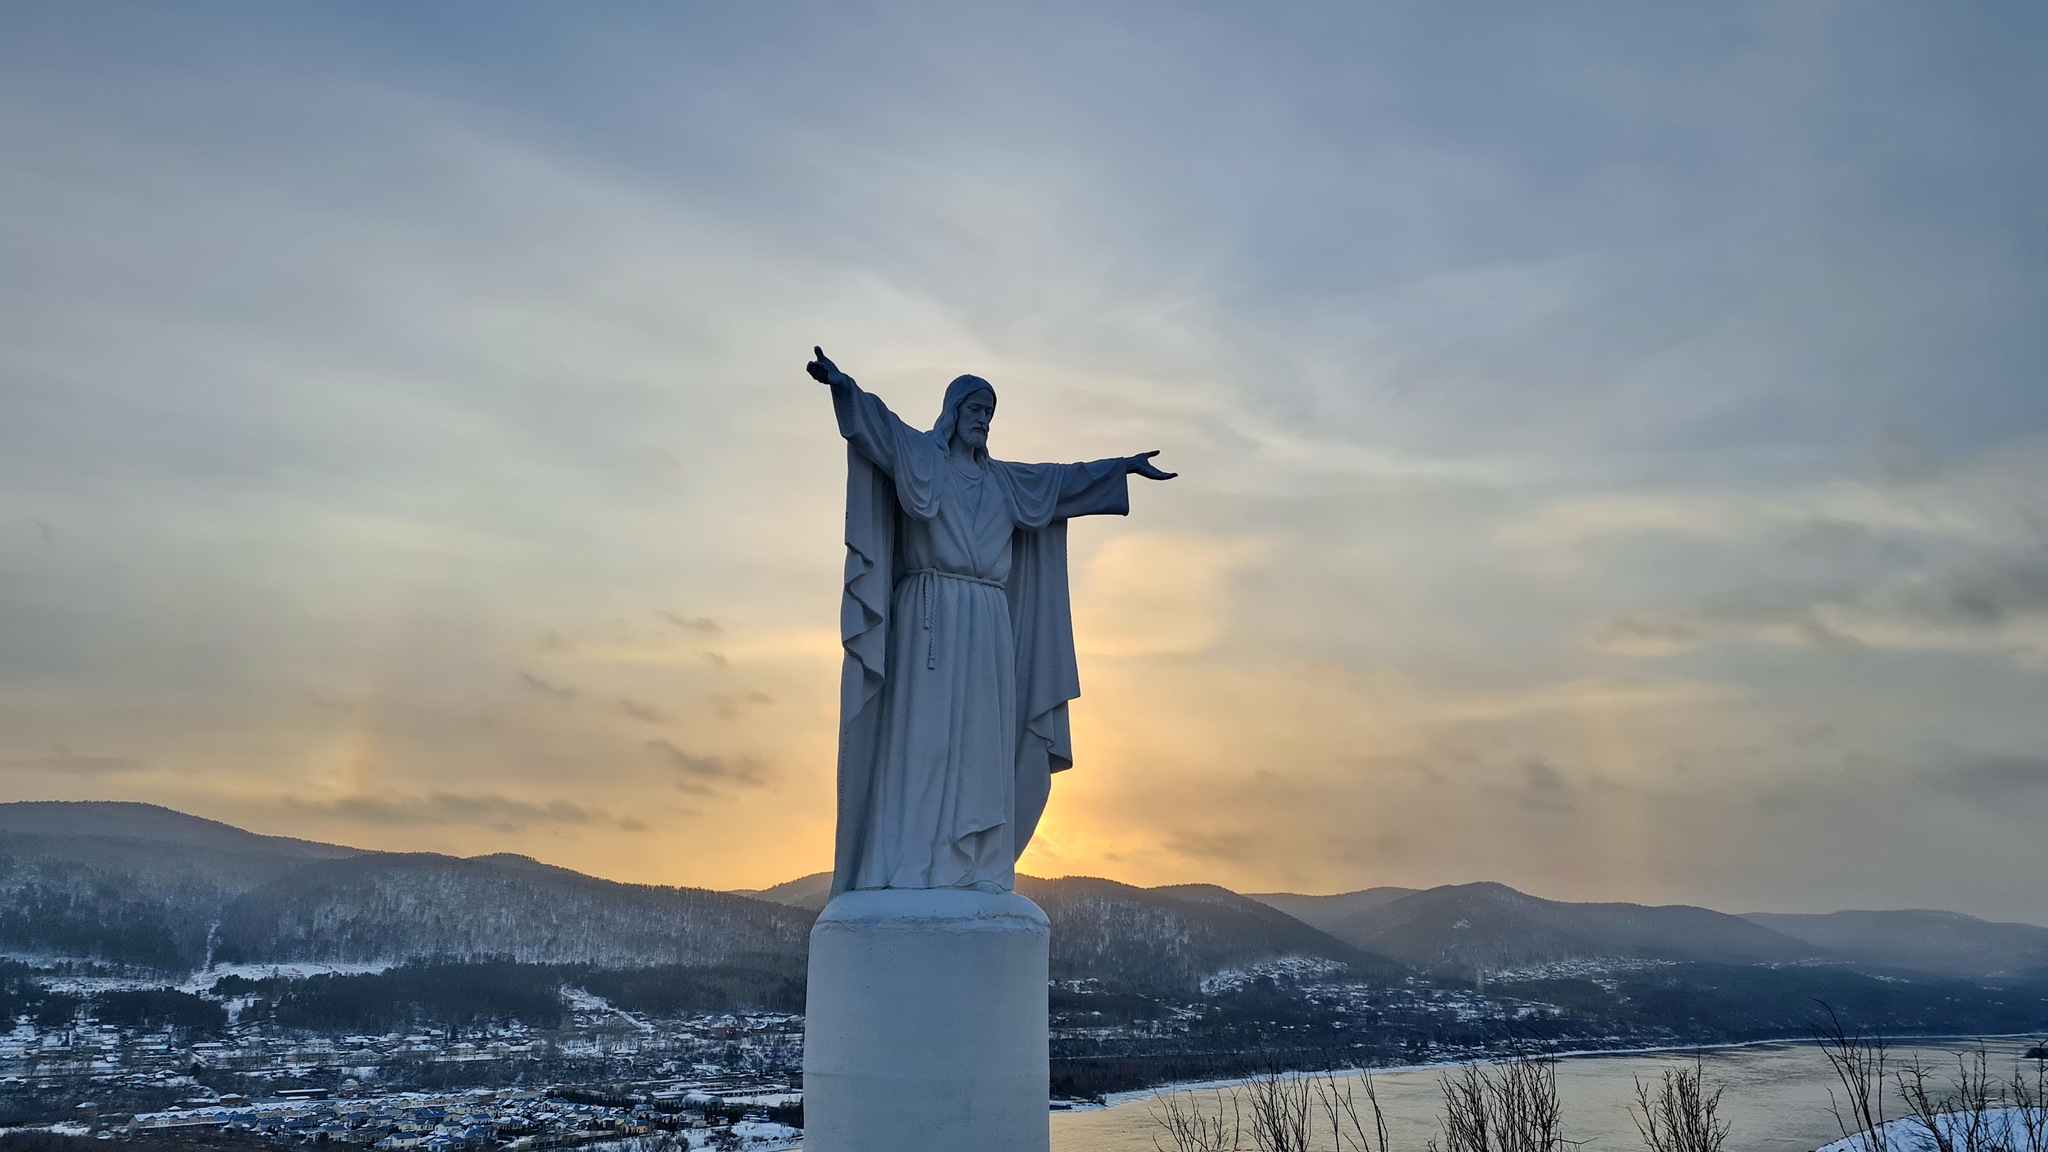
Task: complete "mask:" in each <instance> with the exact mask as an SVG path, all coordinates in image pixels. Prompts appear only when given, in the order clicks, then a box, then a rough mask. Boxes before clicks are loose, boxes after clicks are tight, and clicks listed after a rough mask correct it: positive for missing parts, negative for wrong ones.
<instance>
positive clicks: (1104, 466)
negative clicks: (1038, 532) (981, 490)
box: [996, 456, 1131, 528]
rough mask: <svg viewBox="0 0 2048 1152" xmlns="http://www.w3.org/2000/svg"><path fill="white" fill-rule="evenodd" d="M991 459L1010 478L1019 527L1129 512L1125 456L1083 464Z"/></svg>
mask: <svg viewBox="0 0 2048 1152" xmlns="http://www.w3.org/2000/svg"><path fill="white" fill-rule="evenodd" d="M996 463H998V465H999V466H1000V467H1001V468H1002V470H1003V474H1004V477H1005V479H1007V480H1008V482H1009V488H1010V495H1011V499H1012V500H1013V501H1015V503H1016V508H1017V525H1018V527H1020V528H1043V527H1045V526H1046V525H1047V524H1050V523H1052V522H1054V521H1056V520H1071V519H1073V518H1074V517H1076V516H1128V515H1130V512H1131V495H1130V486H1131V485H1130V475H1131V462H1130V459H1129V458H1128V457H1123V456H1119V457H1115V458H1113V459H1109V460H1090V461H1087V462H1086V463H1083V464H1013V463H1011V462H1009V461H1007V460H1004V461H998V462H996Z"/></svg>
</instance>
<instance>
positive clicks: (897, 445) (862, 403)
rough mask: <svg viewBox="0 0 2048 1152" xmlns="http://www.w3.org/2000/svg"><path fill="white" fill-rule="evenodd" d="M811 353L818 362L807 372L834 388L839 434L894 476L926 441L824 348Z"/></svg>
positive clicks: (872, 461) (807, 366)
mask: <svg viewBox="0 0 2048 1152" xmlns="http://www.w3.org/2000/svg"><path fill="white" fill-rule="evenodd" d="M811 352H812V353H813V354H814V355H815V356H816V359H814V360H812V361H811V362H810V363H809V364H806V365H804V370H805V371H806V372H809V373H810V374H811V378H812V379H814V380H817V381H818V382H820V383H822V384H825V385H828V386H830V387H831V389H832V411H833V413H834V414H835V415H836V416H838V418H839V434H840V435H841V436H844V437H846V439H847V441H848V442H849V443H851V444H852V445H853V447H854V450H855V451H857V452H859V453H860V454H861V455H862V456H865V457H867V459H868V462H869V463H871V464H873V465H874V466H875V467H877V468H880V469H882V470H883V471H885V472H889V473H891V474H893V473H894V472H895V470H896V466H897V464H898V463H899V462H900V461H901V460H902V458H903V456H904V454H905V453H906V452H914V451H915V445H916V444H918V443H920V442H921V439H922V438H921V437H920V436H919V435H918V433H917V432H916V430H915V429H913V428H911V427H910V426H909V425H908V424H905V423H904V422H903V421H902V419H901V418H899V417H898V416H897V415H896V414H895V413H894V412H891V411H889V406H888V405H887V404H884V403H882V399H881V397H879V396H876V395H874V394H872V393H869V392H863V391H862V390H861V387H860V385H858V384H855V383H854V382H853V377H851V376H848V375H847V374H846V373H844V372H841V371H840V370H839V365H837V364H834V363H833V362H832V361H831V360H830V359H829V358H827V357H826V355H825V350H824V349H823V348H813V349H811Z"/></svg>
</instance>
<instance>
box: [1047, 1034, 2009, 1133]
mask: <svg viewBox="0 0 2048 1152" xmlns="http://www.w3.org/2000/svg"><path fill="white" fill-rule="evenodd" d="M1974 1043H1975V1042H1974V1041H1968V1040H1955V1041H1946V1042H1943V1041H1915V1042H1910V1043H1908V1042H1903V1041H1901V1042H1898V1043H1897V1044H1896V1046H1895V1047H1894V1049H1893V1052H1894V1053H1895V1055H1896V1056H1897V1057H1899V1058H1911V1057H1912V1056H1915V1055H1918V1056H1920V1057H1921V1058H1922V1059H1924V1060H1926V1061H1927V1062H1929V1063H1931V1064H1935V1065H1937V1066H1940V1067H1942V1068H1943V1069H1944V1070H1952V1069H1953V1068H1954V1066H1955V1059H1954V1057H1953V1055H1952V1053H1954V1052H1957V1051H1960V1050H1963V1049H1966V1048H1970V1047H1973V1046H1974ZM1984 1046H1985V1048H1986V1049H1987V1050H1988V1051H1990V1053H1991V1054H1992V1057H1993V1063H1994V1067H1995V1068H1996V1069H1998V1071H1999V1072H2000V1073H2009V1072H2010V1071H2011V1069H2012V1067H2013V1065H2014V1062H2015V1061H2016V1060H2018V1059H2019V1056H2020V1053H2021V1052H2022V1051H2023V1050H2024V1049H2025V1048H2027V1047H2028V1046H2029V1042H2028V1041H2023V1040H2019V1039H1996V1040H1987V1041H1985V1042H1984ZM1702 1059H1703V1062H1704V1064H1705V1068H1706V1073H1707V1076H1708V1078H1709V1079H1710V1080H1713V1081H1718V1082H1720V1083H1722V1084H1725V1085H1727V1088H1728V1092H1727V1095H1726V1096H1725V1097H1723V1099H1722V1115H1723V1116H1724V1117H1726V1118H1727V1119H1728V1121H1729V1122H1730V1125H1731V1130H1730V1132H1729V1135H1728V1152H1811V1150H1812V1149H1815V1148H1819V1147H1820V1146H1821V1145H1823V1144H1827V1143H1829V1142H1830V1141H1833V1140H1835V1139H1838V1138H1839V1136H1840V1133H1839V1132H1838V1131H1837V1130H1836V1128H1835V1121H1834V1117H1833V1116H1831V1115H1829V1113H1828V1087H1829V1085H1830V1084H1831V1083H1833V1075H1832V1073H1830V1072H1829V1071H1828V1066H1827V1061H1826V1059H1825V1058H1824V1057H1823V1056H1822V1055H1821V1053H1820V1050H1819V1049H1817V1048H1815V1047H1814V1046H1813V1045H1811V1044H1770V1045H1759V1046H1756V1047H1748V1048H1724V1049H1719V1050H1712V1051H1708V1052H1706V1053H1704V1054H1703V1055H1702ZM1691 1060H1692V1056H1691V1055H1690V1054H1680V1053H1651V1054H1641V1055H1620V1056H1573V1057H1569V1058H1567V1059H1565V1060H1562V1061H1560V1062H1559V1064H1558V1071H1557V1080H1558V1091H1559V1095H1560V1096H1561V1098H1562V1102H1563V1106H1564V1121H1565V1129H1566V1135H1567V1136H1568V1137H1570V1138H1571V1139H1573V1140H1582V1141H1585V1143H1584V1145H1583V1148H1584V1152H1641V1149H1642V1142H1641V1140H1640V1138H1639V1137H1638V1136H1637V1135H1636V1130H1635V1126H1634V1125H1633V1124H1632V1123H1631V1122H1630V1120H1629V1116H1628V1104H1629V1102H1630V1101H1631V1100H1632V1099H1634V1092H1635V1078H1636V1077H1638V1076H1640V1077H1642V1078H1643V1079H1645V1080H1650V1079H1653V1078H1655V1077H1656V1076H1657V1075H1658V1074H1659V1073H1660V1072H1661V1071H1662V1070H1663V1069H1664V1068H1667V1067H1671V1066H1673V1065H1674V1064H1679V1063H1689V1062H1690V1061H1691ZM2028 1063H2029V1065H2031V1063H2032V1062H2031V1061H2029V1062H2028ZM1441 1075H1442V1073H1441V1071H1440V1070H1438V1069H1424V1070H1417V1071H1403V1072H1384V1073H1380V1074H1378V1075H1377V1076H1376V1078H1375V1079H1376V1080H1377V1082H1378V1084H1379V1095H1380V1103H1381V1106H1382V1107H1384V1108H1385V1109H1386V1111H1387V1117H1388V1127H1389V1129H1390V1130H1391V1133H1392V1136H1393V1140H1392V1148H1393V1152H1421V1150H1422V1147H1423V1142H1424V1141H1426V1140H1428V1139H1429V1138H1431V1137H1433V1136H1436V1135H1437V1113H1438V1108H1439V1101H1440V1096H1439V1093H1438V1089H1437V1082H1438V1079H1439V1077H1440V1076H1441ZM1941 1079H1942V1081H1943V1082H1944V1083H1945V1082H1946V1079H1947V1076H1946V1074H1944V1075H1943V1076H1942V1077H1941ZM1149 1103H1150V1098H1141V1099H1137V1100H1133V1101H1131V1102H1129V1103H1125V1104H1120V1105H1117V1106H1116V1107H1112V1108H1106V1109H1100V1110H1097V1111H1093V1112H1059V1113H1054V1114H1053V1118H1052V1147H1053V1152H1153V1148H1154V1144H1153V1139H1152V1138H1153V1133H1154V1132H1156V1131H1158V1129H1157V1126H1156V1125H1155V1124H1154V1123H1153V1122H1152V1120H1151V1119H1150V1117H1149V1114H1148V1104H1149ZM1891 1107H1892V1114H1894V1115H1895V1114H1896V1112H1897V1106H1896V1103H1895V1102H1894V1103H1893V1104H1892V1105H1891Z"/></svg>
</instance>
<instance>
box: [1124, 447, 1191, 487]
mask: <svg viewBox="0 0 2048 1152" xmlns="http://www.w3.org/2000/svg"><path fill="white" fill-rule="evenodd" d="M1157 455H1159V450H1158V449H1157V448H1154V449H1153V450H1152V451H1150V452H1140V453H1138V454H1137V455H1136V456H1133V457H1131V471H1132V472H1135V473H1137V474H1138V475H1140V476H1143V477H1144V478H1145V479H1147V480H1171V479H1173V478H1174V477H1175V476H1178V475H1180V473H1178V472H1162V471H1160V470H1159V469H1157V468H1155V467H1153V466H1152V458H1153V457H1154V456H1157Z"/></svg>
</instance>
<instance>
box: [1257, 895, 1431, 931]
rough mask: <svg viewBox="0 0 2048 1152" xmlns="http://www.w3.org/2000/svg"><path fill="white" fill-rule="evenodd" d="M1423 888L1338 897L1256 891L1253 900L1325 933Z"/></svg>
mask: <svg viewBox="0 0 2048 1152" xmlns="http://www.w3.org/2000/svg"><path fill="white" fill-rule="evenodd" d="M1419 891H1421V889H1418V888H1391V887H1388V888H1362V889H1360V890H1358V891H1356V892H1340V893H1338V894H1337V895H1335V896H1301V895H1298V894H1296V893H1293V892H1253V893H1249V895H1250V896H1251V898H1252V899H1254V900H1257V901H1258V902H1259V903H1261V904H1265V905H1268V906H1270V907H1273V908H1277V909H1279V910H1280V911H1282V912H1285V913H1287V914H1288V915H1289V916H1292V917H1294V918H1295V919H1296V920H1299V921H1301V922H1302V923H1303V924H1307V925H1308V926H1310V927H1312V928H1320V929H1322V930H1323V931H1325V932H1328V931H1329V930H1330V929H1332V928H1335V927H1336V926H1337V925H1338V924H1339V923H1341V922H1343V920H1344V919H1345V918H1346V917H1348V916H1351V915H1352V914H1354V913H1358V912H1363V911H1365V910H1367V909H1369V908H1378V907H1379V906H1380V905H1382V904H1391V903H1393V902H1394V901H1396V900H1399V899H1400V898H1401V897H1403V896H1412V895H1414V894H1415V893H1416V892H1419Z"/></svg>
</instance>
